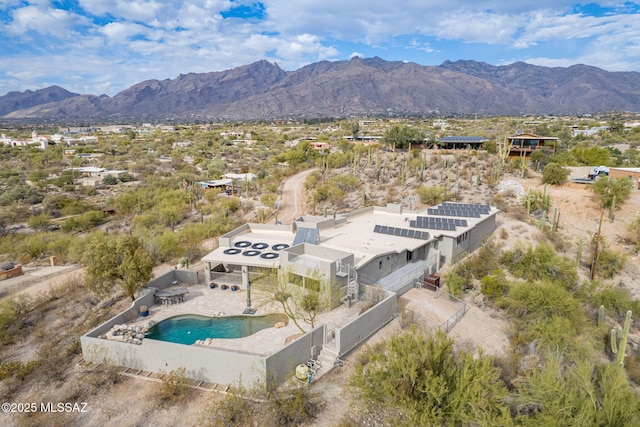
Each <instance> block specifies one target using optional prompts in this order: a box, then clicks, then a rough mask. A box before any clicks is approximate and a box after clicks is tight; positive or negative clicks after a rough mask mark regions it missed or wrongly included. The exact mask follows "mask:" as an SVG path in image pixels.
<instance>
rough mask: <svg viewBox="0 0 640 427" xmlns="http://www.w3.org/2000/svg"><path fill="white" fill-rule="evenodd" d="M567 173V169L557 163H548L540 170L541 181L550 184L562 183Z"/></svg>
mask: <svg viewBox="0 0 640 427" xmlns="http://www.w3.org/2000/svg"><path fill="white" fill-rule="evenodd" d="M569 173H570V171H569V169H566V168H563V167H562V166H560V165H559V164H558V163H554V162H552V163H549V164H548V165H547V166H545V167H544V170H543V171H542V183H543V184H551V185H560V184H564V183H565V181H566V180H567V177H568V176H569Z"/></svg>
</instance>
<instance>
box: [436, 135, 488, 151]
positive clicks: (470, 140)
mask: <svg viewBox="0 0 640 427" xmlns="http://www.w3.org/2000/svg"><path fill="white" fill-rule="evenodd" d="M487 141H488V139H487V138H485V137H484V136H443V137H442V138H439V139H438V146H439V147H440V148H445V149H453V150H457V149H465V148H472V149H475V150H479V149H480V148H482V144H484V143H485V142H487Z"/></svg>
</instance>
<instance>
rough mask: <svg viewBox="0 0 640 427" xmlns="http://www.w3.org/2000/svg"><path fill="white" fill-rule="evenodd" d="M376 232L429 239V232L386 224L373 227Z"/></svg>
mask: <svg viewBox="0 0 640 427" xmlns="http://www.w3.org/2000/svg"><path fill="white" fill-rule="evenodd" d="M373 232H374V233H380V234H388V235H392V236H398V237H409V238H412V239H422V240H429V233H427V232H425V231H419V230H410V229H408V228H399V227H388V226H386V225H376V226H374V227H373Z"/></svg>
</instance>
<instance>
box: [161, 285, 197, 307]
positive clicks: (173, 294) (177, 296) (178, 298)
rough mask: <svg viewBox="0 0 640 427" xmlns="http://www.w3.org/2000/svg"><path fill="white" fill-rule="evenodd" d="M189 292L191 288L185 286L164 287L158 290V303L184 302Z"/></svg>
mask: <svg viewBox="0 0 640 427" xmlns="http://www.w3.org/2000/svg"><path fill="white" fill-rule="evenodd" d="M188 293H189V289H187V288H184V287H178V288H170V289H163V290H161V291H158V292H156V295H155V296H156V304H161V305H173V304H178V303H181V302H184V297H185V295H186V294H188Z"/></svg>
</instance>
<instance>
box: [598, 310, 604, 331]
mask: <svg viewBox="0 0 640 427" xmlns="http://www.w3.org/2000/svg"><path fill="white" fill-rule="evenodd" d="M602 325H604V305H600V308H598V327H601V326H602Z"/></svg>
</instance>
